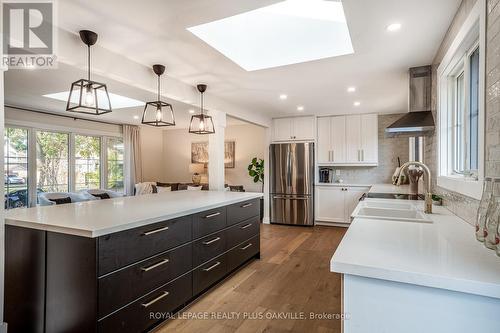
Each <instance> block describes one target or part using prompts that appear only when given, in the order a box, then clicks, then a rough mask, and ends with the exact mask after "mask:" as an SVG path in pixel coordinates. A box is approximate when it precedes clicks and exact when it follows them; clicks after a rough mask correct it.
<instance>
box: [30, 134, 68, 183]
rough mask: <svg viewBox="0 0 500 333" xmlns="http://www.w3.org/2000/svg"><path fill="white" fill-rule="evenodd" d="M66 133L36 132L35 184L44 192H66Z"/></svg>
mask: <svg viewBox="0 0 500 333" xmlns="http://www.w3.org/2000/svg"><path fill="white" fill-rule="evenodd" d="M68 142H69V135H68V134H67V133H57V132H46V131H37V132H36V183H37V187H38V188H40V189H41V190H42V191H44V192H68V190H69V170H68V165H69V161H68V156H69V155H68Z"/></svg>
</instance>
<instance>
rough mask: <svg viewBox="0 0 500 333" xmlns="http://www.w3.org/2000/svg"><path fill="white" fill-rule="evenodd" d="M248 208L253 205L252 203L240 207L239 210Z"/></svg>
mask: <svg viewBox="0 0 500 333" xmlns="http://www.w3.org/2000/svg"><path fill="white" fill-rule="evenodd" d="M250 206H253V204H252V203H247V204H244V205H241V206H240V207H241V208H248V207H250Z"/></svg>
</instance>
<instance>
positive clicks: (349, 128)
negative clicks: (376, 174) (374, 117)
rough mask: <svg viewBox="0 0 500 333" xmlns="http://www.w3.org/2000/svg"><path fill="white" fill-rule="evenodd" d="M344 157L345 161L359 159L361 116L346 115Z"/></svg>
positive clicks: (357, 160) (355, 161)
mask: <svg viewBox="0 0 500 333" xmlns="http://www.w3.org/2000/svg"><path fill="white" fill-rule="evenodd" d="M345 127H346V136H345V140H346V157H347V162H353V163H359V162H360V161H361V116H359V115H354V116H346V120H345Z"/></svg>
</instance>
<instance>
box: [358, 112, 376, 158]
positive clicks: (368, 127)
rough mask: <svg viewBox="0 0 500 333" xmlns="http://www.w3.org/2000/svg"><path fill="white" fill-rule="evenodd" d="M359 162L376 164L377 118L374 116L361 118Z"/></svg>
mask: <svg viewBox="0 0 500 333" xmlns="http://www.w3.org/2000/svg"><path fill="white" fill-rule="evenodd" d="M361 161H362V162H364V163H378V117H377V115H376V114H367V115H363V116H362V117H361Z"/></svg>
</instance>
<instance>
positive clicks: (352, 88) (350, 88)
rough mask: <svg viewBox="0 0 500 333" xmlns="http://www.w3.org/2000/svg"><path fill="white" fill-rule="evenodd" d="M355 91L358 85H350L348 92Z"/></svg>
mask: <svg viewBox="0 0 500 333" xmlns="http://www.w3.org/2000/svg"><path fill="white" fill-rule="evenodd" d="M355 91H356V87H349V88H347V92H350V93H352V92H355Z"/></svg>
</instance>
